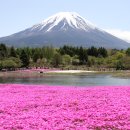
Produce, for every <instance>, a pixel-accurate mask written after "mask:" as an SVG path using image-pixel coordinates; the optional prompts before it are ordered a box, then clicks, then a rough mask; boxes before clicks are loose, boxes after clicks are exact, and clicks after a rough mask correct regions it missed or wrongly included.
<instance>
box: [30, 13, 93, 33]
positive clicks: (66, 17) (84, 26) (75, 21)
mask: <svg viewBox="0 0 130 130" xmlns="http://www.w3.org/2000/svg"><path fill="white" fill-rule="evenodd" d="M60 22H63V24H62V26H61V27H60V29H61V30H67V29H68V28H66V25H69V26H70V27H72V28H74V29H80V30H84V31H89V29H95V28H96V27H95V26H94V25H93V24H92V23H90V22H89V21H87V20H85V19H84V18H83V17H81V16H80V15H79V14H77V13H75V12H61V13H57V14H55V15H53V16H51V17H49V18H47V19H45V20H44V21H42V23H40V24H37V25H34V26H33V27H32V30H36V29H38V30H42V29H44V28H45V27H46V26H48V28H47V29H46V32H49V31H52V30H53V28H54V27H55V26H57V25H58V24H59V23H60Z"/></svg>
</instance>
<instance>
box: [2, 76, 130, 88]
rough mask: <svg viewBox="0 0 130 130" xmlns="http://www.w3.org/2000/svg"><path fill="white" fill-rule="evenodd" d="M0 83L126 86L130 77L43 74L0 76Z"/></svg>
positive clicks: (129, 82) (129, 83)
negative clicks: (18, 76)
mask: <svg viewBox="0 0 130 130" xmlns="http://www.w3.org/2000/svg"><path fill="white" fill-rule="evenodd" d="M0 83H22V84H48V85H72V86H108V85H111V86H118V85H120V86H125V85H126V86H128V85H130V79H123V78H115V77H111V75H109V74H98V75H94V74H93V75H82V74H81V75H67V74H65V75H63V74H62V75H51V76H50V75H49V76H47V75H45V76H42V77H32V78H16V77H15V78H5V77H4V78H0Z"/></svg>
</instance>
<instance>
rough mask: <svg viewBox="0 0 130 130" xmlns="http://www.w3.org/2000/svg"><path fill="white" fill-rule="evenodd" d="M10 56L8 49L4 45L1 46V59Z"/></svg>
mask: <svg viewBox="0 0 130 130" xmlns="http://www.w3.org/2000/svg"><path fill="white" fill-rule="evenodd" d="M7 55H8V52H7V47H6V46H5V45H4V44H2V43H1V44H0V59H3V58H6V57H7Z"/></svg>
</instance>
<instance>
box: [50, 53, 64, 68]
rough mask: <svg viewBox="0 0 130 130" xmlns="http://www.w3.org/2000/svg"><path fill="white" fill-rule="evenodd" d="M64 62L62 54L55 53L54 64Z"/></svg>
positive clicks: (57, 64)
mask: <svg viewBox="0 0 130 130" xmlns="http://www.w3.org/2000/svg"><path fill="white" fill-rule="evenodd" d="M61 63H62V56H61V55H60V54H59V53H55V54H54V56H53V59H52V64H53V65H54V66H55V67H58V66H59V65H60V64H61Z"/></svg>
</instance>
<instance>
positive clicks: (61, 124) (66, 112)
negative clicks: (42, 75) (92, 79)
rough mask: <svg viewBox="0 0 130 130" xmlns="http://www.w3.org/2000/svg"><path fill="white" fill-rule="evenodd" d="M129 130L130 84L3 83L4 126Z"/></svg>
mask: <svg viewBox="0 0 130 130" xmlns="http://www.w3.org/2000/svg"><path fill="white" fill-rule="evenodd" d="M21 129H23V130H129V129H130V87H89V88H88V87H82V88H81V87H69V86H67V87H62V86H47V85H42V86H40V85H17V84H12V85H11V84H0V130H21Z"/></svg>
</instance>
